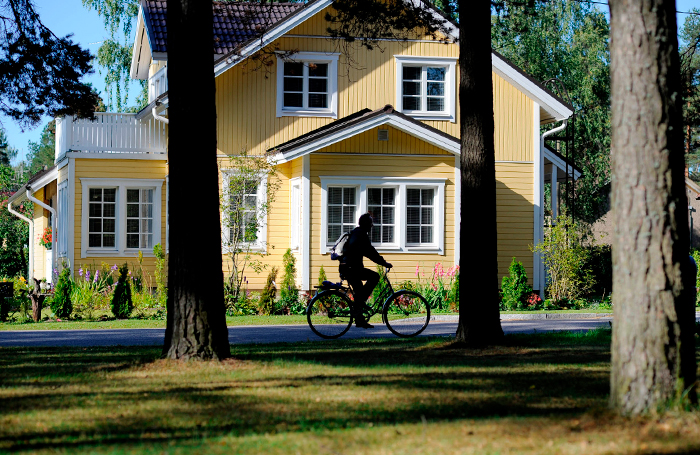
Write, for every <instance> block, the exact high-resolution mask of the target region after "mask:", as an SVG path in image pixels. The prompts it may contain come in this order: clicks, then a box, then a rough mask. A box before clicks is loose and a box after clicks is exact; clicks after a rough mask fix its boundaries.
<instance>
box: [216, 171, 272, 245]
mask: <svg viewBox="0 0 700 455" xmlns="http://www.w3.org/2000/svg"><path fill="white" fill-rule="evenodd" d="M235 174H236V171H235V170H224V171H222V176H221V183H222V185H223V191H222V193H223V196H224V201H225V204H227V205H229V204H231V191H230V189H229V182H230V181H231V176H232V175H235ZM259 181H260V183H259V184H258V190H257V191H256V193H255V203H256V204H257V207H256V210H260V207H261V205H262V204H263V200H265V201H266V200H267V178H266V177H265V176H260V177H259ZM227 213H228V212H225V211H222V212H221V251H222V252H223V253H224V254H230V253H231V252H232V251H231V247H230V246H229V239H230V238H231V237H230V236H231V233H230V231H229V229H230V228H231V227H230V226H229V225H228V223H227V222H226V220H225V219H224V217H225V216H226V215H227ZM248 243H250V250H251V251H255V252H262V253H264V252H266V251H267V212H265V213H264V214H263V217H262V220H261V223H260V224H259V225H258V235H257V239H256V240H255V242H241V244H242V245H245V244H248Z"/></svg>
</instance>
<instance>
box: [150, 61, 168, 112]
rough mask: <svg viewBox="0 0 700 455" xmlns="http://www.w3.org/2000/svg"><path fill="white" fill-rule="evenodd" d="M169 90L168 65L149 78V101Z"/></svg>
mask: <svg viewBox="0 0 700 455" xmlns="http://www.w3.org/2000/svg"><path fill="white" fill-rule="evenodd" d="M167 91H168V67H167V66H164V67H163V68H161V69H159V70H158V71H157V72H156V74H154V75H153V76H151V77H149V78H148V102H149V103H152V102H153V100H155V99H156V98H158V97H159V96H160V95H162V94H163V93H165V92H167Z"/></svg>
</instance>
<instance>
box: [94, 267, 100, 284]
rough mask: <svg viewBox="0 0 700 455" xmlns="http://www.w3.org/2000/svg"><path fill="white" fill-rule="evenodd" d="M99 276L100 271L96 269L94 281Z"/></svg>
mask: <svg viewBox="0 0 700 455" xmlns="http://www.w3.org/2000/svg"><path fill="white" fill-rule="evenodd" d="M99 276H100V271H99V270H96V271H95V283H97V279H98V278H99Z"/></svg>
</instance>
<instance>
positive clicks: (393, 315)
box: [382, 291, 430, 337]
mask: <svg viewBox="0 0 700 455" xmlns="http://www.w3.org/2000/svg"><path fill="white" fill-rule="evenodd" d="M382 313H383V315H384V321H385V322H386V326H387V328H388V329H389V330H391V333H393V334H394V335H397V336H400V337H414V336H416V335H418V334H419V333H421V332H422V331H423V330H425V328H426V327H428V323H429V322H430V307H429V306H428V302H427V300H425V298H424V297H423V296H422V295H420V294H419V293H417V292H413V291H398V292H395V293H394V294H393V295H392V296H391V297H389V300H387V302H386V303H385V304H384V308H383V310H382Z"/></svg>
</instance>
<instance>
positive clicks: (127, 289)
mask: <svg viewBox="0 0 700 455" xmlns="http://www.w3.org/2000/svg"><path fill="white" fill-rule="evenodd" d="M128 273H129V267H128V266H127V265H126V262H125V263H124V265H123V266H121V267H119V280H118V281H117V285H116V286H115V288H114V295H113V296H112V314H113V315H114V317H116V318H117V319H126V318H128V317H129V316H130V315H131V312H132V311H133V309H134V303H133V302H132V300H131V284H130V283H129V276H128Z"/></svg>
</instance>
